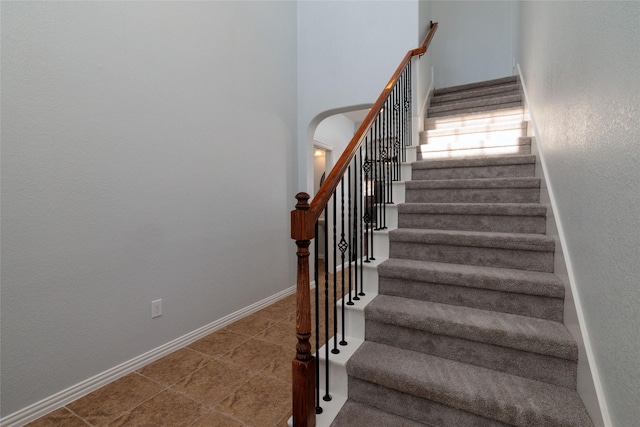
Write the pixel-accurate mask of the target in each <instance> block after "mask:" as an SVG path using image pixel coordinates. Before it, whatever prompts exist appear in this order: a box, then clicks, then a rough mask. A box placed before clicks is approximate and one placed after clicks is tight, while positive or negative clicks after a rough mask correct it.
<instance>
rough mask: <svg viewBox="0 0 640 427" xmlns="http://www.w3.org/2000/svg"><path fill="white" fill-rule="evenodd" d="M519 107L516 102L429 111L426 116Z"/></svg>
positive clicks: (442, 115) (519, 104)
mask: <svg viewBox="0 0 640 427" xmlns="http://www.w3.org/2000/svg"><path fill="white" fill-rule="evenodd" d="M521 106H522V101H517V102H506V103H504V104H496V105H486V106H483V107H468V108H460V109H457V110H454V109H451V110H449V111H438V112H435V111H431V109H429V112H428V113H427V114H428V117H429V118H434V117H445V116H455V115H459V114H471V113H479V112H483V111H493V110H496V109H506V108H514V107H521Z"/></svg>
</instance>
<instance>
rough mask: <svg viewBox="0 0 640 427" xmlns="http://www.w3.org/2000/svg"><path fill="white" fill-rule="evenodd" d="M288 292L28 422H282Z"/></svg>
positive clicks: (218, 425) (58, 425) (290, 331)
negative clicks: (259, 309) (224, 325)
mask: <svg viewBox="0 0 640 427" xmlns="http://www.w3.org/2000/svg"><path fill="white" fill-rule="evenodd" d="M295 343H296V338H295V296H294V295H291V296H288V297H286V298H284V299H282V300H280V301H278V302H276V303H275V304H272V305H270V306H269V307H267V308H265V309H263V310H261V311H258V312H257V313H254V314H253V315H251V316H248V317H245V318H243V319H241V320H239V321H237V322H235V323H233V324H231V325H229V326H227V327H225V328H223V329H220V330H218V331H216V332H214V333H212V334H210V335H208V336H206V337H204V338H202V339H200V340H199V341H196V342H194V343H192V344H190V345H188V346H187V347H185V348H182V349H180V350H178V351H176V352H174V353H172V354H170V355H168V356H166V357H164V358H162V359H159V360H157V361H155V362H153V363H151V364H149V365H147V366H144V367H143V368H141V369H138V370H137V371H136V372H133V373H131V374H129V375H127V376H125V377H122V378H120V379H118V380H116V381H114V382H112V383H110V384H108V385H106V386H104V387H102V388H100V389H98V390H96V391H94V392H92V393H90V394H88V395H86V396H84V397H82V398H80V399H78V400H76V401H75V402H72V403H70V404H68V405H66V406H65V407H63V408H60V409H58V410H56V411H54V412H52V413H50V414H48V415H46V416H44V417H42V418H40V419H38V420H36V421H34V422H32V423H30V424H28V426H29V427H49V426H55V427H86V426H109V427H116V426H117V427H121V426H122V427H124V426H150V427H158V426H172V427H173V426H185V427H284V426H286V425H287V419H288V418H289V417H290V416H291V361H292V360H293V358H294V356H295Z"/></svg>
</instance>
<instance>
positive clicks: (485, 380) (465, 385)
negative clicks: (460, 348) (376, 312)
mask: <svg viewBox="0 0 640 427" xmlns="http://www.w3.org/2000/svg"><path fill="white" fill-rule="evenodd" d="M347 370H348V372H349V376H350V377H354V378H357V379H360V380H362V381H366V382H369V383H374V384H378V385H380V386H383V387H386V388H388V389H391V390H396V391H400V392H403V393H407V394H411V395H413V396H415V397H417V398H421V399H425V400H430V401H434V402H437V403H440V404H442V405H446V406H450V407H452V408H457V409H459V410H463V411H466V412H469V413H471V414H475V415H479V416H481V417H486V418H490V419H493V420H496V421H499V422H502V423H505V424H508V425H513V426H518V427H531V426H539V427H547V426H567V427H569V426H571V427H586V426H590V425H591V420H590V418H589V416H588V414H587V413H586V410H585V409H584V406H583V405H582V402H581V401H580V398H579V396H578V394H577V393H576V392H575V391H573V390H570V389H568V388H565V387H558V386H554V385H551V384H545V383H543V382H540V381H535V380H530V379H526V378H522V377H518V376H515V375H510V374H506V373H502V372H498V371H495V370H491V369H486V368H482V367H477V366H473V365H469V364H466V363H460V362H457V361H452V360H448V359H445V358H441V357H437V356H432V355H428V354H424V353H418V352H415V351H411V350H405V349H399V348H395V347H391V346H388V345H384V344H378V343H373V342H369V341H365V342H364V344H363V345H362V346H361V347H360V348H359V349H358V350H357V351H356V354H355V355H354V357H353V358H352V359H351V360H350V361H349V362H348V364H347ZM352 394H353V397H354V400H355V401H358V400H359V399H360V396H359V395H358V394H356V393H352V391H351V390H350V398H351V395H352ZM382 397H383V398H384V396H382ZM446 425H447V424H442V426H443V427H444V426H446ZM462 425H464V424H462Z"/></svg>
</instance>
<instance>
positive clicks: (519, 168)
mask: <svg viewBox="0 0 640 427" xmlns="http://www.w3.org/2000/svg"><path fill="white" fill-rule="evenodd" d="M534 175H535V164H533V163H529V164H523V165H500V166H481V167H463V168H440V169H417V168H414V169H413V170H412V171H411V178H412V179H413V180H416V181H427V180H432V179H476V178H523V177H532V176H534Z"/></svg>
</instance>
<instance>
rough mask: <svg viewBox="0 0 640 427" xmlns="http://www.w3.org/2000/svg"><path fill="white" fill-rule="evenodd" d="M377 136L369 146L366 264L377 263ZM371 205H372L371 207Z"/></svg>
mask: <svg viewBox="0 0 640 427" xmlns="http://www.w3.org/2000/svg"><path fill="white" fill-rule="evenodd" d="M378 119H379V117H377V118H376V120H378ZM376 138H377V137H376V136H375V135H374V137H373V138H372V141H371V144H369V159H371V162H374V163H372V165H371V166H372V167H371V180H370V181H368V182H367V189H368V190H370V191H371V195H370V198H369V199H367V207H368V208H369V209H368V211H369V215H370V219H369V225H370V226H368V227H367V228H370V230H369V239H368V240H367V244H368V245H369V246H368V247H367V257H368V259H369V260H368V261H366V262H370V261H375V259H376V258H375V257H374V256H373V224H374V222H375V221H376V220H377V218H375V201H376V196H375V195H376V173H375V172H376V163H375V157H374V152H375V150H374V145H375V141H376ZM369 204H370V205H371V206H370V207H369Z"/></svg>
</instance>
